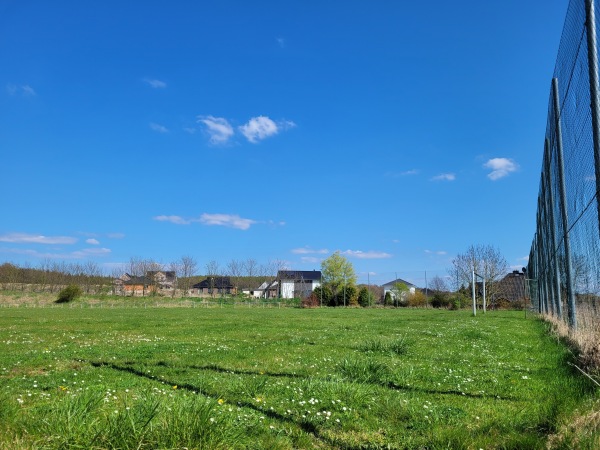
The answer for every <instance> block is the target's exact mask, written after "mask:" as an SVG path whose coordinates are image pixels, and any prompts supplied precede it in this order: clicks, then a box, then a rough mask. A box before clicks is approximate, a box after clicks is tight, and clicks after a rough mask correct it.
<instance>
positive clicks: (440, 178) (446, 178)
mask: <svg viewBox="0 0 600 450" xmlns="http://www.w3.org/2000/svg"><path fill="white" fill-rule="evenodd" d="M431 180H432V181H454V180H456V175H455V174H453V173H441V174H439V175H436V176H435V177H433V178H432V179H431Z"/></svg>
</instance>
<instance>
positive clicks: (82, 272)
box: [0, 261, 113, 294]
mask: <svg viewBox="0 0 600 450" xmlns="http://www.w3.org/2000/svg"><path fill="white" fill-rule="evenodd" d="M69 284H76V285H78V286H80V287H81V289H82V290H83V292H85V293H86V294H90V293H100V292H105V293H109V292H110V291H111V290H112V287H113V278H112V277H110V276H107V275H106V274H104V273H103V271H102V269H101V267H100V266H99V265H98V264H96V263H95V262H93V261H88V262H85V263H65V262H58V261H42V262H41V263H40V265H39V266H37V267H31V266H29V265H25V266H17V265H16V264H13V263H4V264H2V265H0V289H3V290H22V291H36V292H58V291H60V290H61V289H62V288H63V287H64V286H66V285H69Z"/></svg>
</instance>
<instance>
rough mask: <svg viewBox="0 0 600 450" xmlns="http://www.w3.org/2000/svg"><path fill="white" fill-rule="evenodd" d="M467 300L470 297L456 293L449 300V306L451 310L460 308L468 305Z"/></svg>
mask: <svg viewBox="0 0 600 450" xmlns="http://www.w3.org/2000/svg"><path fill="white" fill-rule="evenodd" d="M467 301H468V299H467V298H465V297H463V296H461V295H455V296H453V297H451V298H450V300H449V304H448V307H449V308H450V309H451V310H458V309H462V308H464V307H465V306H466V305H467Z"/></svg>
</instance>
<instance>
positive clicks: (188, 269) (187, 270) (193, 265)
mask: <svg viewBox="0 0 600 450" xmlns="http://www.w3.org/2000/svg"><path fill="white" fill-rule="evenodd" d="M178 265H179V269H180V271H181V278H182V283H181V289H182V290H183V294H185V295H186V296H187V295H189V294H190V285H191V281H192V277H193V276H194V275H195V274H196V270H197V269H198V262H197V261H196V260H195V259H194V257H193V256H189V255H185V256H182V257H181V259H180V260H179V263H178Z"/></svg>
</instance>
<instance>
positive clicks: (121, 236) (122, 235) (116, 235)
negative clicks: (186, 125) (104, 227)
mask: <svg viewBox="0 0 600 450" xmlns="http://www.w3.org/2000/svg"><path fill="white" fill-rule="evenodd" d="M106 236H107V237H108V238H110V239H124V238H125V233H108V234H107V235H106Z"/></svg>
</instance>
